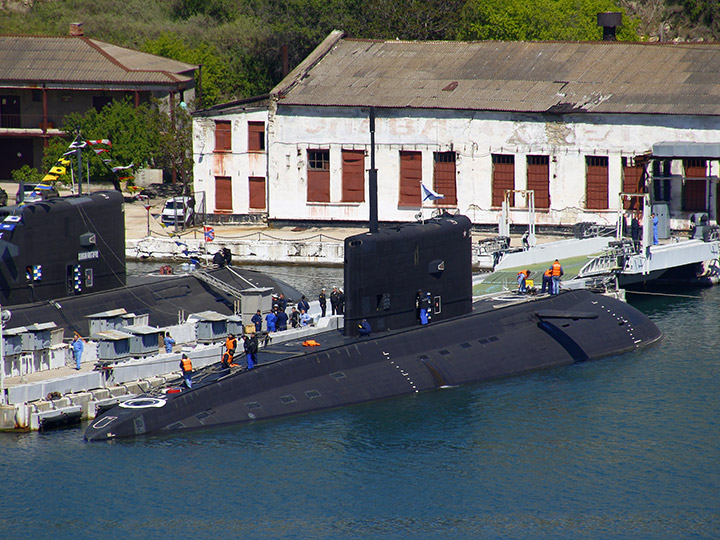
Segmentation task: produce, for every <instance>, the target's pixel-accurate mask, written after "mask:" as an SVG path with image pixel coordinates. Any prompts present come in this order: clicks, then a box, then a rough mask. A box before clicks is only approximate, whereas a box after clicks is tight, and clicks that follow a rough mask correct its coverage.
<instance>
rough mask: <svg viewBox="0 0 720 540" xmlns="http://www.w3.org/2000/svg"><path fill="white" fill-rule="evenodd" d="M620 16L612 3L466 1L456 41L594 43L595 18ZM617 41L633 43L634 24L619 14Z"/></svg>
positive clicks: (598, 31) (597, 34)
mask: <svg viewBox="0 0 720 540" xmlns="http://www.w3.org/2000/svg"><path fill="white" fill-rule="evenodd" d="M606 11H617V12H622V11H623V10H622V9H621V8H619V7H618V6H617V5H616V3H615V2H614V1H613V0H536V1H535V2H526V1H525V0H469V1H468V2H467V4H466V5H465V8H464V10H463V16H462V21H463V22H462V25H461V27H460V29H459V31H458V34H457V37H458V39H464V40H476V39H477V40H499V41H550V40H564V41H598V40H601V39H602V28H600V27H598V26H597V14H598V13H602V12H606ZM617 37H618V40H636V39H637V22H636V21H634V20H631V19H629V18H628V17H627V16H626V15H624V14H623V24H622V27H621V28H620V29H619V31H618V34H617Z"/></svg>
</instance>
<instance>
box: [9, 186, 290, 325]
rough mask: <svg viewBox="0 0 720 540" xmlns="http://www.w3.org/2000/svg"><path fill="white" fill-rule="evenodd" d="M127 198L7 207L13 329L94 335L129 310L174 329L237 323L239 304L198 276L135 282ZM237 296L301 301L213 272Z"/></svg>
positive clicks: (230, 271)
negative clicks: (206, 321)
mask: <svg viewBox="0 0 720 540" xmlns="http://www.w3.org/2000/svg"><path fill="white" fill-rule="evenodd" d="M125 204H126V203H125V198H124V196H123V194H122V193H121V192H119V191H116V190H107V191H97V192H93V193H88V194H84V195H83V194H80V195H71V196H66V197H53V198H48V199H43V200H39V201H35V202H26V203H23V204H19V205H16V206H6V207H0V305H2V306H3V308H11V310H12V319H11V323H10V324H9V325H8V328H14V327H19V326H28V325H32V324H34V323H37V322H54V323H55V324H57V326H58V327H62V328H66V329H68V330H69V332H67V333H68V334H69V335H71V333H72V332H77V333H79V334H80V335H82V336H86V335H88V331H89V320H88V318H87V316H88V315H90V314H92V313H98V312H102V311H110V310H114V309H118V308H124V309H126V310H127V311H128V312H133V313H135V314H146V313H147V314H149V319H150V321H149V322H150V324H152V325H155V326H169V325H172V324H176V323H177V321H178V312H180V311H182V312H184V313H186V314H190V313H198V312H201V311H207V310H213V311H216V312H219V313H222V314H225V315H232V314H233V313H234V309H235V303H236V301H237V298H236V297H235V296H233V295H232V294H230V293H228V292H226V291H224V290H221V289H218V288H216V287H213V286H212V285H211V284H208V282H207V281H203V280H201V279H199V277H198V274H194V273H190V274H187V275H171V276H127V272H126V260H125V211H124V208H125V206H124V205H125ZM207 273H209V274H210V275H211V276H212V277H214V278H216V279H218V280H220V281H222V282H223V283H225V284H227V285H230V286H231V287H232V288H233V289H235V290H243V289H247V288H253V287H263V288H264V287H269V288H272V289H273V290H274V291H275V292H277V293H279V292H282V293H284V294H285V296H286V297H287V298H290V299H298V298H300V296H301V294H300V292H298V291H297V290H295V289H294V288H292V287H290V286H289V285H287V284H286V283H284V282H282V281H281V280H278V279H275V278H274V277H272V276H270V275H267V274H264V273H261V272H257V271H253V270H248V269H242V268H227V267H225V268H219V269H210V270H207Z"/></svg>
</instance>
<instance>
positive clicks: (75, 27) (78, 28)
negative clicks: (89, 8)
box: [70, 22, 85, 36]
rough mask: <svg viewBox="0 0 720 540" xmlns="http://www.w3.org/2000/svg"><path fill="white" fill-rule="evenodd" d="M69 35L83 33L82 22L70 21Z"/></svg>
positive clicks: (81, 34)
mask: <svg viewBox="0 0 720 540" xmlns="http://www.w3.org/2000/svg"><path fill="white" fill-rule="evenodd" d="M70 35H71V36H83V35H85V33H84V32H83V23H81V22H72V23H70Z"/></svg>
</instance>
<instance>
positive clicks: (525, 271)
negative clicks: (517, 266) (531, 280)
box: [518, 270, 530, 279]
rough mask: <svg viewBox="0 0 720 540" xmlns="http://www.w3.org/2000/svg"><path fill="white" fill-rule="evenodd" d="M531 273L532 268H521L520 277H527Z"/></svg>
mask: <svg viewBox="0 0 720 540" xmlns="http://www.w3.org/2000/svg"><path fill="white" fill-rule="evenodd" d="M529 275H530V270H520V271H519V272H518V277H520V276H525V278H526V279H527V277H528V276H529Z"/></svg>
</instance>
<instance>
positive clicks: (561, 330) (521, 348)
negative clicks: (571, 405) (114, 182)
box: [85, 291, 661, 441]
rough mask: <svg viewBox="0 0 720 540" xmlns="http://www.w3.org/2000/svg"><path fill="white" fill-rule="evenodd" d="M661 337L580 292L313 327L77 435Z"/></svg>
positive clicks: (263, 408) (194, 420)
mask: <svg viewBox="0 0 720 540" xmlns="http://www.w3.org/2000/svg"><path fill="white" fill-rule="evenodd" d="M660 338H661V332H660V331H659V329H658V328H657V327H656V326H655V324H654V323H653V322H652V321H651V320H650V319H648V318H647V316H645V315H644V314H643V313H641V312H639V311H638V310H636V309H635V308H633V307H632V306H629V305H628V304H625V303H623V302H620V301H618V300H615V299H612V298H608V297H604V296H598V295H594V294H592V293H589V292H587V291H572V292H566V293H563V294H561V295H558V296H555V297H549V298H544V299H538V300H533V301H529V302H523V303H521V304H519V305H510V306H505V307H499V308H498V307H495V306H493V305H492V302H489V303H483V304H481V305H477V306H476V307H475V308H474V310H473V312H471V313H470V314H468V315H465V316H461V317H457V318H454V319H449V320H446V321H442V322H439V323H433V324H431V325H427V326H416V327H412V328H406V329H403V330H399V331H395V332H385V333H381V334H377V335H375V334H373V335H371V336H370V337H366V338H358V337H342V336H339V334H338V332H330V333H327V334H320V335H318V336H317V337H315V339H316V341H318V342H319V343H320V344H321V345H320V347H313V348H311V349H310V350H309V351H306V352H303V351H301V350H298V351H295V352H292V351H291V352H290V353H289V354H288V355H286V357H282V358H279V359H275V360H269V359H270V358H276V356H273V354H271V349H272V347H271V348H270V349H267V350H263V352H261V355H260V360H261V364H260V365H259V366H258V367H257V368H256V369H253V370H250V371H243V372H238V373H235V374H231V375H227V376H224V377H221V378H219V379H218V380H217V381H215V382H212V383H208V384H205V385H199V386H197V387H194V388H193V389H192V390H185V391H183V392H181V393H178V394H165V395H146V396H141V397H140V398H137V399H136V400H131V402H129V403H126V404H124V405H123V406H118V407H115V408H114V409H112V410H110V411H108V412H107V413H105V414H104V415H102V416H100V417H98V418H97V419H96V420H95V421H94V422H93V423H92V424H91V425H90V426H89V427H88V429H87V431H86V433H85V438H86V439H87V440H89V441H97V440H107V439H112V438H116V437H133V436H138V435H145V434H162V433H172V432H177V431H182V430H190V429H200V428H206V427H211V426H219V425H227V424H236V423H242V422H250V421H256V420H263V419H269V418H276V417H281V416H287V415H293V414H300V413H306V412H311V411H317V410H322V409H329V408H335V407H340V406H345V405H350V404H357V403H363V402H368V401H374V400H379V399H384V398H390V397H394V396H401V395H407V394H413V393H418V392H422V391H427V390H432V389H436V388H440V387H443V386H454V385H460V384H466V383H471V382H477V381H485V380H489V379H494V378H498V377H505V376H510V375H516V374H519V373H524V372H528V371H532V370H538V369H544V368H549V367H553V366H561V365H568V364H572V363H575V362H581V361H585V360H594V359H597V358H601V357H603V356H608V355H613V354H620V353H624V352H628V351H631V350H634V349H637V348H640V347H644V346H647V345H650V344H652V343H655V342H656V341H658V340H659V339H660ZM280 347H281V346H277V348H280ZM282 347H284V348H285V349H288V345H287V344H283V346H282ZM276 354H277V353H276Z"/></svg>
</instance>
